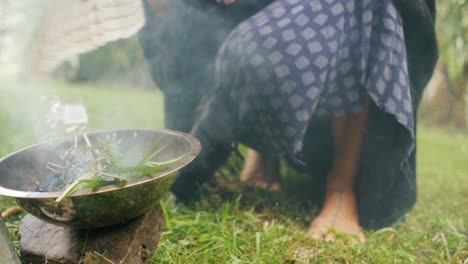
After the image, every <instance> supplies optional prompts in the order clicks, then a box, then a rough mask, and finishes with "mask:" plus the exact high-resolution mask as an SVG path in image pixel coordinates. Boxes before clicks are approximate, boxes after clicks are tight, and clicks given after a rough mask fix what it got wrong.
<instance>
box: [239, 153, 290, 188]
mask: <svg viewBox="0 0 468 264" xmlns="http://www.w3.org/2000/svg"><path fill="white" fill-rule="evenodd" d="M279 179H280V177H279V162H278V160H276V159H274V160H268V161H266V160H264V159H263V158H262V155H260V153H258V152H256V151H254V150H249V151H248V153H247V159H246V161H245V164H244V168H243V170H242V173H241V177H240V180H241V181H242V182H244V183H252V184H254V185H255V186H256V187H257V188H261V189H269V190H270V191H273V192H280V191H281V184H280V182H279Z"/></svg>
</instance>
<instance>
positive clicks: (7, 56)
mask: <svg viewBox="0 0 468 264" xmlns="http://www.w3.org/2000/svg"><path fill="white" fill-rule="evenodd" d="M467 2H468V1H466V0H446V1H438V2H437V5H438V6H437V9H438V13H437V35H438V41H439V48H440V61H439V64H438V66H437V69H436V72H435V73H434V77H433V80H432V81H431V83H430V84H429V86H428V87H427V90H426V93H425V97H424V101H423V104H422V107H421V109H420V119H421V121H422V123H423V124H425V125H427V126H436V127H440V126H442V127H449V128H451V129H457V130H460V131H464V132H466V131H467V127H468V125H467V124H468V107H467V104H468V103H467V101H468V95H467V93H468V88H467V87H468V81H467V79H468V44H467V43H466V42H467V41H468V15H467V14H468V7H467V5H468V4H467ZM46 3H47V1H45V0H38V1H34V3H31V1H11V0H0V65H1V68H0V78H3V79H4V80H5V79H10V80H11V78H14V77H13V76H15V74H17V73H18V71H19V70H20V62H21V61H22V60H27V58H24V57H22V55H24V51H25V50H27V49H28V48H31V47H30V46H28V45H34V41H32V42H31V41H30V40H31V37H32V36H33V35H32V31H33V30H34V29H35V23H37V21H38V20H39V19H40V17H41V12H42V11H43V10H44V8H45V6H46ZM52 81H57V82H61V83H62V84H70V85H86V86H97V87H99V88H100V89H106V87H108V86H111V87H116V86H119V87H120V89H123V88H124V87H125V88H127V89H135V90H139V89H146V90H154V89H157V88H156V86H155V84H154V83H153V82H152V80H151V77H150V75H149V73H148V70H147V66H146V63H145V62H144V58H143V54H142V51H141V48H140V46H139V44H138V39H137V37H136V36H134V37H132V38H130V39H126V40H120V41H116V42H112V43H111V44H109V45H105V46H103V47H100V48H98V49H97V50H94V51H92V52H89V53H85V54H83V55H80V56H76V57H73V58H71V59H70V60H68V61H67V62H65V63H64V64H62V65H61V66H60V67H59V68H58V69H56V70H55V71H54V72H53V74H52ZM0 85H1V84H0Z"/></svg>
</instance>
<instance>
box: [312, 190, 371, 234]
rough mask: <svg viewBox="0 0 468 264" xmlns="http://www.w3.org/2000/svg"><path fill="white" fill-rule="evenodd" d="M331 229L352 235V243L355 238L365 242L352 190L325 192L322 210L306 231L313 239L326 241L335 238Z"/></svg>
mask: <svg viewBox="0 0 468 264" xmlns="http://www.w3.org/2000/svg"><path fill="white" fill-rule="evenodd" d="M331 231H336V232H337V233H342V234H345V235H350V236H353V237H354V239H353V238H352V239H351V242H352V243H355V242H357V240H358V241H360V242H361V243H365V242H366V238H365V236H364V233H363V232H362V230H361V227H360V226H359V219H358V215H357V206H356V197H355V195H354V193H353V192H349V191H341V192H340V191H334V192H331V193H329V194H327V199H326V201H325V205H324V207H323V209H322V211H321V212H320V214H319V215H318V216H317V218H315V220H314V221H312V223H311V224H310V228H309V231H308V232H307V233H308V235H310V236H311V237H312V238H314V239H323V240H324V241H326V242H328V241H334V240H335V239H336V238H335V235H334V234H333V232H331ZM356 239H357V240H356Z"/></svg>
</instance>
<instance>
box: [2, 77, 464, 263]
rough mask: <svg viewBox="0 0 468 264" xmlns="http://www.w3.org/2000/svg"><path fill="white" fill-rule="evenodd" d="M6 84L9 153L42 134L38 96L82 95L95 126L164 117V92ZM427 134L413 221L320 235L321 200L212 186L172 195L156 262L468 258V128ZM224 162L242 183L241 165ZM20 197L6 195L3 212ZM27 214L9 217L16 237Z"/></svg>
mask: <svg viewBox="0 0 468 264" xmlns="http://www.w3.org/2000/svg"><path fill="white" fill-rule="evenodd" d="M0 92H1V94H2V96H1V98H0V103H1V104H0V122H1V124H2V126H1V127H0V140H1V141H0V142H1V145H0V156H3V155H6V154H8V153H10V152H12V151H14V150H17V149H19V148H22V147H25V146H27V145H30V144H32V143H35V142H37V141H39V140H41V139H42V137H41V136H38V135H40V133H38V131H39V130H38V129H37V128H36V126H37V120H38V119H37V118H38V115H37V114H36V113H38V112H39V113H40V111H39V108H37V103H36V102H37V98H38V96H39V95H50V94H56V95H59V96H60V97H61V98H63V99H64V100H65V101H71V102H73V101H77V100H79V98H81V99H82V101H83V103H84V104H85V105H86V107H87V109H88V111H89V113H90V117H89V118H90V123H89V127H88V130H101V129H113V128H136V127H145V128H161V127H162V124H163V119H162V113H163V110H162V109H163V108H162V106H163V104H162V97H161V95H160V94H159V93H158V92H156V91H144V90H138V89H131V90H130V89H124V88H119V87H104V86H101V87H87V86H84V87H83V86H74V85H64V84H37V85H35V86H31V85H30V86H29V87H26V86H21V87H19V86H17V85H13V84H12V85H10V86H9V85H7V84H5V83H4V85H3V86H2V87H0ZM418 136H419V142H418V143H419V145H418V146H419V150H418V151H419V152H418V187H419V193H418V203H417V205H416V207H415V208H414V209H413V210H412V211H411V212H410V213H409V214H408V217H407V218H406V220H405V221H403V222H399V223H397V224H395V225H394V226H392V227H389V228H385V229H381V230H377V231H373V232H370V233H367V237H368V243H367V244H366V245H357V246H350V245H349V244H346V243H345V242H338V243H335V244H332V243H322V242H316V241H313V240H311V239H309V238H307V237H306V236H305V232H304V231H305V229H306V227H307V224H308V223H309V221H310V220H311V219H312V218H313V215H314V214H315V213H316V212H317V211H316V208H315V207H314V206H312V205H308V204H303V203H299V202H297V201H294V200H293V199H285V198H284V197H281V196H274V195H271V194H267V193H262V192H259V191H252V190H250V189H247V190H249V191H247V192H244V193H242V194H241V193H238V194H234V195H231V196H229V197H228V198H226V197H225V196H221V195H220V194H213V195H208V194H207V195H205V196H204V198H203V199H202V200H201V201H200V202H199V203H197V204H195V205H193V206H189V207H186V206H181V205H176V204H175V203H174V202H173V198H172V197H171V196H168V198H167V199H165V200H164V206H165V209H166V220H167V224H166V229H165V231H164V235H163V237H162V238H161V241H160V245H159V247H158V250H157V252H156V254H155V255H154V256H153V258H152V259H151V262H150V263H460V264H462V263H463V264H465V263H468V247H467V241H468V240H467V228H466V225H467V220H468V210H467V204H468V203H467V202H468V136H467V135H466V134H461V133H456V132H447V131H444V130H437V129H427V128H421V129H420V130H419V135H418ZM231 164H234V166H233V167H238V166H239V161H238V160H236V159H233V160H232V162H231ZM223 171H224V172H225V174H231V176H229V177H230V179H231V180H232V181H233V182H234V183H235V182H236V177H235V176H232V174H235V173H232V172H230V170H229V168H226V169H224V170H223ZM290 173H292V172H290ZM292 174H293V173H292ZM13 205H14V204H13V202H12V201H11V200H9V199H7V198H0V209H1V210H2V211H3V210H4V209H6V208H8V207H11V206H13ZM19 217H20V216H16V217H12V218H10V219H9V220H8V222H7V224H8V226H9V228H10V233H11V236H12V238H13V239H14V241H15V243H16V244H17V225H18V220H19Z"/></svg>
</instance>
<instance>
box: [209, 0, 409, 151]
mask: <svg viewBox="0 0 468 264" xmlns="http://www.w3.org/2000/svg"><path fill="white" fill-rule="evenodd" d="M215 77H216V80H217V85H216V88H215V89H214V90H213V91H212V92H213V94H212V95H211V96H214V97H213V98H221V99H222V100H228V101H230V102H232V103H229V104H214V105H218V106H221V107H226V105H229V106H230V107H232V108H234V109H230V112H231V113H235V115H236V123H237V124H238V127H237V128H236V130H237V131H242V132H241V133H240V134H239V135H238V138H237V140H239V141H241V142H242V143H244V144H246V145H248V146H250V147H252V148H255V149H257V150H259V151H261V152H263V153H272V152H273V153H279V154H283V155H284V154H292V155H294V156H295V155H296V154H298V153H300V152H301V151H302V147H303V140H304V135H305V132H306V129H307V127H308V124H309V123H310V121H311V120H312V119H314V118H333V117H337V116H342V115H345V114H347V113H351V112H357V111H361V110H362V109H363V105H364V99H365V97H366V96H369V97H370V98H371V99H372V101H373V102H374V103H375V104H376V105H377V106H378V107H379V108H380V109H381V110H383V111H385V112H387V113H390V114H392V115H393V116H394V117H395V119H396V120H397V121H398V123H400V124H401V125H402V126H404V127H405V128H406V129H407V131H408V133H410V134H411V136H412V137H413V138H414V135H413V134H414V120H413V106H412V103H411V94H410V88H409V87H410V86H409V78H408V70H407V59H406V49H405V41H404V35H403V29H402V21H401V18H400V16H399V14H398V12H397V11H396V9H395V6H394V5H393V2H392V1H391V0H302V1H301V0H276V1H274V2H273V3H272V4H270V5H269V6H268V7H266V8H265V9H263V10H262V11H260V12H258V13H257V14H256V15H254V16H252V17H250V18H249V19H247V20H245V21H243V22H242V23H241V24H240V25H238V26H237V28H236V29H235V30H233V31H232V32H231V34H230V35H229V36H228V38H227V39H226V40H225V41H224V44H223V46H222V47H221V49H220V51H219V53H218V56H217V61H216V72H215ZM209 111H211V112H214V113H216V112H217V110H216V109H209Z"/></svg>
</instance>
